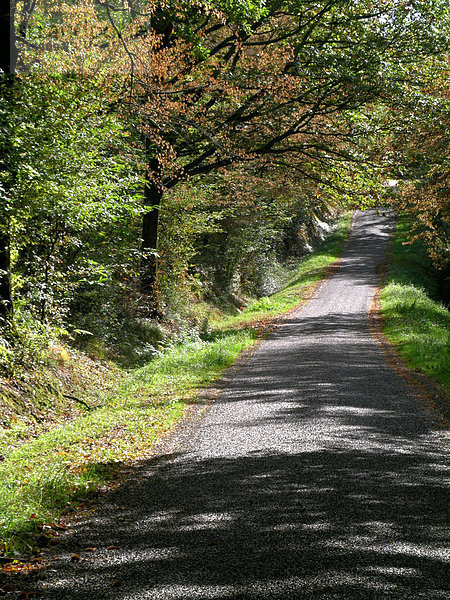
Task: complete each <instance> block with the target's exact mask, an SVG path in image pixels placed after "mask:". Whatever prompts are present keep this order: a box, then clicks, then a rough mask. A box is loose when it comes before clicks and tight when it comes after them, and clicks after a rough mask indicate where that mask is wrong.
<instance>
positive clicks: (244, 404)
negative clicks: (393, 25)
mask: <svg viewBox="0 0 450 600" xmlns="http://www.w3.org/2000/svg"><path fill="white" fill-rule="evenodd" d="M392 231H393V219H392V217H390V216H389V215H387V216H383V215H378V214H377V213H376V211H365V212H360V213H359V214H358V215H357V219H356V222H355V225H354V227H353V229H352V233H351V236H350V239H349V243H348V245H347V247H346V250H345V252H344V255H343V258H342V261H341V264H340V268H339V269H338V270H337V271H336V272H335V273H334V274H333V276H332V277H330V278H329V279H328V280H327V281H326V283H325V284H324V285H323V286H322V287H321V288H320V289H319V290H318V291H317V292H316V294H315V295H314V297H313V298H311V299H310V301H309V302H308V303H307V304H306V305H305V306H303V307H302V308H301V309H299V310H297V311H294V312H291V313H290V314H289V315H288V316H287V317H286V318H285V319H284V320H282V321H280V323H279V324H278V326H277V327H276V329H275V330H274V332H273V333H272V334H271V335H270V337H269V338H268V339H267V340H266V341H265V342H264V343H262V344H261V345H260V346H259V348H258V349H257V350H256V351H255V352H254V353H253V354H252V355H251V356H250V357H249V358H248V359H247V360H246V361H243V362H242V364H241V365H240V367H239V368H236V369H233V371H232V373H233V376H232V377H229V378H228V379H229V380H228V381H227V383H226V385H224V386H223V388H222V389H221V391H220V393H219V394H218V396H217V397H216V398H215V400H214V402H213V403H212V404H211V405H210V406H209V407H208V408H207V409H206V410H205V411H204V412H203V414H202V415H201V416H200V417H198V418H197V419H196V420H195V422H191V423H190V424H188V425H187V429H184V430H183V432H182V433H183V435H180V437H178V438H177V436H175V437H174V438H173V440H172V442H171V444H170V446H171V447H166V448H165V451H164V454H161V456H160V457H158V459H156V460H154V461H151V462H149V463H147V464H145V465H143V466H142V468H140V470H139V471H138V473H137V474H136V476H135V477H134V478H133V479H132V480H130V481H129V482H128V484H127V485H125V486H122V487H121V488H120V489H118V490H116V491H115V492H112V493H111V494H109V495H108V496H106V497H105V498H104V500H103V501H102V504H101V505H100V506H99V508H98V510H97V512H96V513H94V514H90V515H87V516H86V517H83V518H80V519H78V520H77V521H75V522H74V523H73V525H72V527H70V528H69V530H68V532H67V534H65V535H64V536H63V539H62V541H61V543H60V544H59V545H58V547H57V549H56V550H55V549H54V550H52V553H51V554H49V556H48V560H49V563H50V564H49V567H48V569H47V571H46V577H45V579H43V580H42V581H40V582H39V583H38V584H33V586H34V590H35V591H36V595H35V596H33V597H35V598H45V599H48V600H50V599H58V600H88V599H89V600H91V599H99V600H100V599H101V600H110V599H114V600H119V599H120V600H144V599H151V600H159V599H167V600H194V599H205V600H213V599H214V600H216V599H220V600H222V599H223V600H225V599H227V600H228V599H231V600H247V599H248V600H250V599H252V600H282V599H288V598H289V599H297V600H302V599H305V600H369V599H374V600H400V599H402V600H418V599H421V600H422V599H423V600H443V599H444V598H450V590H449V588H448V587H446V581H447V580H448V577H447V575H448V570H447V566H448V559H449V553H448V551H447V550H446V547H447V542H448V529H447V528H446V523H447V507H448V505H449V502H448V500H449V497H448V487H446V484H445V467H446V458H447V457H448V454H447V453H446V446H445V433H444V432H443V431H442V430H440V429H439V425H438V423H437V421H436V420H435V417H434V416H433V415H432V414H431V413H428V412H427V410H426V409H425V408H424V405H423V404H422V403H421V400H420V397H418V396H417V393H416V391H415V390H414V389H413V388H411V387H410V386H409V384H408V382H407V381H406V380H405V379H403V378H402V377H400V376H399V375H398V374H397V373H396V372H395V371H393V370H392V368H391V367H390V366H389V364H388V362H387V361H386V357H385V355H384V354H383V352H382V351H381V349H380V347H379V346H378V344H377V342H376V341H375V339H374V337H373V336H372V333H371V329H370V324H369V318H368V313H369V310H370V307H371V303H372V298H373V295H374V293H375V290H376V288H377V283H378V278H377V274H376V268H377V266H378V265H379V264H380V263H381V262H382V261H383V259H384V257H385V253H386V248H387V245H388V242H389V238H390V236H391V234H392ZM87 548H88V549H89V550H86V549H87ZM74 554H76V555H78V558H77V559H76V560H74V559H73V555H74Z"/></svg>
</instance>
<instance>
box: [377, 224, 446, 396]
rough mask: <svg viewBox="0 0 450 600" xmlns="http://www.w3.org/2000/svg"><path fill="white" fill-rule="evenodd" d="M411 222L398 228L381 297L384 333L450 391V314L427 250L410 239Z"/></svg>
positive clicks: (407, 358)
mask: <svg viewBox="0 0 450 600" xmlns="http://www.w3.org/2000/svg"><path fill="white" fill-rule="evenodd" d="M409 231H410V227H409V222H408V219H407V218H406V217H401V218H400V219H399V222H398V225H397V232H396V238H395V242H394V247H393V254H392V261H391V263H390V266H389V269H388V274H387V279H386V285H385V287H384V289H383V290H382V292H381V294H380V300H381V307H382V315H383V331H384V333H385V335H386V337H387V338H388V339H389V341H390V342H392V343H393V344H394V346H395V347H396V348H397V350H398V352H399V353H400V355H401V356H402V357H403V358H404V359H405V361H406V363H407V364H408V366H410V367H411V368H412V369H414V370H419V371H422V372H423V373H425V374H426V375H428V376H430V377H431V378H432V379H434V380H435V381H437V382H439V383H440V384H442V385H443V386H444V388H445V389H446V390H447V392H448V391H449V389H450V359H449V356H450V353H449V336H448V331H449V326H450V314H449V312H448V310H447V309H446V308H445V306H443V305H442V303H441V302H439V300H438V298H437V289H438V286H437V276H438V274H437V273H436V271H435V270H434V269H433V268H432V267H431V264H430V261H429V259H428V257H427V255H426V252H425V249H424V248H423V247H422V245H421V244H420V243H419V242H415V243H413V244H407V245H404V243H403V242H406V241H407V240H408V236H409Z"/></svg>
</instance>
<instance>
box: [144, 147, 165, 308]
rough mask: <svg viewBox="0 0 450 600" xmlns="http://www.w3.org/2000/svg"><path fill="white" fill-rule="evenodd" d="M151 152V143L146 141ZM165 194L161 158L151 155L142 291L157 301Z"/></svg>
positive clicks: (146, 184)
mask: <svg viewBox="0 0 450 600" xmlns="http://www.w3.org/2000/svg"><path fill="white" fill-rule="evenodd" d="M146 149H147V152H148V153H149V151H150V149H149V143H148V140H147V142H146ZM162 196H163V189H162V185H161V165H160V163H159V160H158V159H157V158H154V157H150V158H149V160H148V168H147V175H146V182H145V190H144V206H145V207H149V208H150V210H149V211H148V212H146V213H145V214H144V218H143V222H142V252H143V257H142V264H141V291H142V292H144V293H145V294H147V295H148V296H150V298H151V299H152V300H153V301H154V302H156V267H157V258H156V254H155V253H156V248H157V246H158V221H159V210H160V204H161V200H162Z"/></svg>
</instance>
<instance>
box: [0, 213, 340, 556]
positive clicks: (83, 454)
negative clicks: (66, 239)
mask: <svg viewBox="0 0 450 600" xmlns="http://www.w3.org/2000/svg"><path fill="white" fill-rule="evenodd" d="M349 222H350V217H349V216H347V217H344V218H342V219H340V221H339V223H338V226H337V228H336V229H335V230H334V232H333V233H332V234H331V235H330V236H329V237H328V238H327V240H326V241H325V242H324V244H323V245H322V246H321V247H320V248H319V249H318V250H316V251H315V252H314V253H312V254H311V255H309V256H308V257H307V258H305V259H304V260H303V261H301V262H300V263H299V265H298V266H297V267H296V268H295V269H293V270H292V272H291V275H290V277H289V280H288V281H287V283H286V285H285V287H284V288H283V289H282V290H281V291H279V292H278V293H276V294H274V295H273V296H271V297H270V298H262V299H260V300H259V301H257V302H255V303H253V304H252V305H251V306H249V307H247V308H246V309H245V310H243V311H242V312H241V313H240V314H238V315H235V316H222V317H221V318H220V319H219V318H216V321H215V322H214V323H213V324H212V329H211V330H210V331H209V332H208V333H205V334H204V335H203V339H200V340H197V341H194V342H188V343H183V344H178V345H174V346H172V347H171V348H167V349H166V350H165V351H164V352H163V353H161V354H160V355H159V356H158V357H156V358H155V359H154V360H152V361H151V362H150V363H148V364H147V365H145V366H144V367H141V368H139V369H136V370H134V371H133V372H132V373H130V375H129V377H128V378H127V379H126V381H125V382H124V383H122V384H121V385H120V386H119V389H118V391H117V392H115V393H114V394H113V395H110V396H109V397H108V396H107V395H105V399H104V401H103V402H102V404H101V405H100V406H99V407H97V408H96V409H95V410H92V411H90V412H87V413H85V414H84V415H83V416H80V417H78V418H76V419H75V420H73V421H72V422H70V423H67V424H65V425H63V426H61V427H58V428H56V429H53V430H52V431H48V432H46V433H43V434H42V435H39V436H38V437H36V438H35V439H32V440H29V441H27V442H25V443H23V444H22V445H20V446H19V447H17V445H16V444H15V443H11V445H10V446H9V448H8V436H7V432H6V433H5V432H4V436H3V441H4V444H5V451H4V460H3V462H1V463H0V538H1V539H2V540H3V541H2V544H3V548H2V549H0V551H1V550H2V551H3V553H4V554H8V555H11V556H14V555H23V554H29V552H30V551H31V550H32V549H33V547H35V545H36V540H37V539H39V540H40V541H39V543H40V544H41V545H42V544H44V543H46V542H48V541H50V540H51V537H52V536H53V535H54V534H55V527H54V526H53V525H52V524H54V522H55V521H58V519H60V517H61V515H62V514H63V513H64V512H66V511H68V510H70V509H71V508H73V507H74V506H76V505H77V503H80V502H82V501H83V499H85V498H87V497H89V496H90V495H92V494H93V493H95V492H97V491H98V490H99V489H101V488H102V487H103V486H105V485H107V484H108V482H110V481H111V479H112V478H114V477H115V476H116V475H117V473H118V472H119V466H120V465H121V464H123V463H125V464H126V463H131V462H133V461H136V460H139V459H143V458H146V457H149V456H150V455H151V452H152V448H153V447H154V445H155V442H156V441H157V440H158V439H160V438H161V437H162V436H164V434H165V433H167V432H168V431H170V430H171V429H173V428H174V426H175V425H176V424H177V422H179V420H180V419H181V418H182V417H183V415H184V413H185V411H186V409H187V407H188V406H189V405H190V404H191V403H193V402H195V401H196V398H197V396H198V391H199V389H200V388H202V387H205V386H207V385H208V384H210V383H211V382H212V381H214V380H215V379H217V378H218V377H219V376H220V375H221V374H222V373H223V371H224V370H225V369H226V368H227V367H228V366H230V365H231V364H232V363H233V362H235V360H236V359H237V358H238V356H239V355H240V354H241V353H242V351H244V350H245V349H247V348H249V347H251V346H252V345H253V344H254V343H255V341H256V340H257V339H258V337H261V332H262V331H264V328H263V327H261V323H267V322H268V321H270V320H271V319H273V318H275V317H276V316H278V315H280V314H283V313H284V312H286V311H288V310H290V309H292V308H294V307H295V306H296V305H297V304H299V303H300V302H301V301H302V299H304V298H305V297H306V296H307V295H308V293H309V291H310V289H311V286H313V285H314V284H315V283H316V282H318V281H319V280H320V279H322V278H323V277H324V275H325V274H326V268H327V267H328V266H329V265H330V264H331V263H333V262H335V261H336V260H337V258H338V257H339V255H340V253H341V251H342V248H343V245H344V242H345V240H346V238H347V234H348V229H349ZM44 524H46V526H45V528H43V525H44Z"/></svg>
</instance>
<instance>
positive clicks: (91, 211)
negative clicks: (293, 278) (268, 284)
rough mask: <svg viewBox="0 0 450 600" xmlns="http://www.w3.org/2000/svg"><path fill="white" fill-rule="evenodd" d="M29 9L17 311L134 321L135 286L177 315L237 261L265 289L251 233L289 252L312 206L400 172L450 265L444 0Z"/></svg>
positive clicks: (16, 182)
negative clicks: (95, 309)
mask: <svg viewBox="0 0 450 600" xmlns="http://www.w3.org/2000/svg"><path fill="white" fill-rule="evenodd" d="M11 13H12V17H13V22H14V27H13V30H12V33H14V35H12V39H13V42H14V43H13V45H12V53H11V52H10V48H6V47H5V48H4V49H3V51H2V63H1V68H2V71H3V73H4V74H3V76H2V92H3V93H2V100H1V105H0V119H1V123H2V128H3V130H4V131H7V134H8V135H6V136H4V137H3V141H2V145H1V147H0V161H1V164H2V170H1V172H0V176H1V184H2V209H1V215H0V278H1V279H0V294H1V299H0V300H1V301H0V307H1V310H0V318H2V319H3V320H5V319H7V318H8V315H9V314H12V311H11V309H12V306H13V303H14V304H16V305H17V306H19V307H22V308H21V310H22V312H23V311H25V312H26V311H31V312H30V314H32V315H34V317H33V318H37V319H39V320H40V321H41V322H52V323H59V324H60V325H61V326H63V325H64V326H68V324H70V323H71V322H72V321H76V320H77V318H76V317H75V315H76V314H77V311H78V314H81V313H82V312H83V311H84V310H85V309H86V306H87V305H89V306H98V305H99V304H100V305H101V306H102V310H106V311H107V310H108V309H107V308H106V307H108V306H112V305H114V306H116V308H115V309H114V310H113V309H111V310H110V312H109V317H108V316H105V317H104V318H106V319H107V318H110V319H112V320H114V319H115V320H117V321H120V318H119V317H118V316H117V314H118V313H117V305H118V304H119V305H121V306H122V309H123V308H124V307H123V302H124V301H123V297H126V298H127V299H128V300H127V310H128V311H131V312H134V313H137V312H139V311H141V312H142V311H144V313H145V312H146V311H147V314H161V307H163V306H165V307H167V306H169V305H170V303H171V302H172V303H173V302H175V304H176V301H175V300H174V298H175V296H176V297H178V298H179V297H180V293H181V292H180V290H184V291H183V294H184V295H187V297H189V295H190V294H194V295H195V294H198V293H199V291H198V290H199V289H200V288H199V286H200V287H201V286H202V285H203V284H204V283H205V282H204V280H205V281H206V280H209V281H210V282H211V281H214V282H215V285H219V283H218V282H219V280H220V279H221V278H222V280H223V279H224V278H225V279H228V283H227V284H223V285H225V287H226V286H227V285H228V286H230V285H231V284H230V282H231V281H234V279H233V278H235V275H236V273H238V272H239V273H240V275H239V276H238V279H239V281H240V282H241V284H240V285H242V286H243V287H244V288H245V286H247V288H248V289H249V288H252V286H253V289H256V288H254V286H255V285H256V284H255V283H254V282H255V281H256V279H257V278H258V275H257V272H258V268H256V267H255V268H254V269H248V268H247V267H248V266H249V264H250V262H251V261H255V260H256V259H255V258H254V253H253V254H252V252H253V251H251V250H250V248H258V249H259V250H258V252H259V253H261V252H265V253H266V255H271V253H273V255H274V256H275V255H276V256H278V258H279V259H280V260H281V258H282V257H283V258H286V257H287V256H289V254H290V253H295V252H297V251H299V250H298V249H299V248H300V246H301V243H300V242H299V240H300V239H302V235H303V233H302V232H304V231H306V229H307V228H308V227H309V225H308V223H309V224H311V219H313V218H314V215H315V216H316V217H317V216H319V217H321V216H323V215H324V214H325V213H326V212H327V211H329V210H330V209H333V208H336V207H338V206H340V207H343V206H368V205H370V204H371V203H372V204H377V203H380V201H382V202H384V201H387V196H386V187H385V186H383V183H384V182H385V181H386V179H387V178H395V179H397V180H399V182H400V184H399V186H400V191H399V192H398V194H397V197H396V198H394V199H391V201H393V202H395V203H397V204H401V205H402V206H403V207H407V208H408V209H409V210H411V211H412V212H414V213H415V214H416V215H417V223H418V230H417V235H419V236H422V237H423V238H424V239H425V240H426V242H427V243H428V244H429V246H430V248H431V249H432V253H433V256H434V259H435V262H436V265H438V266H440V267H445V264H446V261H447V258H446V254H445V252H446V250H445V242H444V239H445V233H446V228H447V227H448V201H447V200H448V187H447V183H446V177H448V162H446V161H448V156H447V154H446V153H447V150H446V144H447V141H448V137H447V136H448V121H447V117H446V115H448V94H447V92H446V89H445V88H446V86H445V82H446V80H447V77H448V58H447V55H446V32H447V31H448V24H449V23H448V17H449V10H448V6H447V3H446V2H444V1H441V0H423V1H419V0H409V1H400V0H357V1H352V2H349V1H347V0H274V1H266V2H263V1H262V0H261V1H252V0H244V1H239V2H235V1H234V0H222V1H217V2H207V1H206V0H197V1H195V2H194V1H192V0H168V1H167V2H161V1H156V0H65V1H63V0H57V1H55V2H52V3H48V2H46V1H45V0H22V1H17V2H15V3H13V4H12V5H11ZM10 16H11V15H9V14H8V11H6V13H4V14H3V13H2V23H3V25H4V27H5V28H6V29H7V28H8V27H11V21H10V19H9V17H10ZM16 48H17V55H16V53H15V49H16ZM16 58H17V61H16ZM16 62H17V64H16ZM243 217H244V221H242V218H243ZM261 217H263V218H261ZM305 228H306V229H305ZM218 240H220V244H221V245H222V247H223V249H224V251H223V254H222V259H223V260H222V261H221V260H220V258H219V257H218V256H217V254H216V255H215V256H216V258H217V259H216V260H215V263H213V262H211V259H210V256H211V251H214V252H216V250H217V244H218V243H219V242H218ZM244 240H245V241H244ZM251 240H253V241H251ZM220 244H219V245H220ZM227 244H228V245H227ZM246 249H247V250H246ZM239 252H240V253H241V258H240V259H239V260H237V259H236V256H237V255H236V253H239ZM246 252H248V254H246ZM250 256H252V257H253V258H251V259H250V258H249V257H250ZM226 257H227V258H226ZM232 257H234V258H232ZM245 257H247V258H245ZM226 261H228V262H227V265H228V266H226V265H225V263H226ZM231 265H234V266H233V268H231ZM244 265H245V267H244ZM230 269H231V270H233V269H234V271H233V273H235V274H233V273H232V272H231V271H230ZM10 271H12V275H13V277H12V287H13V292H11V278H10V276H9V273H10ZM212 272H214V273H216V275H217V276H215V275H212V274H211V273H212ZM224 273H228V275H224ZM219 274H221V275H220V276H219ZM236 276H237V275H236ZM255 278H256V279H255ZM202 281H203V283H202ZM252 281H253V283H252ZM186 286H187V287H186ZM262 287H263V288H264V286H262ZM174 289H177V290H178V292H179V293H178V294H175V295H174V293H173V290H174ZM189 290H190V291H189ZM183 294H181V295H183ZM94 297H95V298H94ZM99 298H100V299H101V300H99ZM119 298H122V300H119ZM170 298H172V300H170ZM96 303H97V304H96ZM98 303H99V304H98ZM121 303H122V304H121ZM155 311H156V312H155ZM100 312H101V311H100ZM113 313H114V315H115V316H113ZM27 314H28V313H27ZM78 320H79V319H78ZM5 322H6V321H5Z"/></svg>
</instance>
